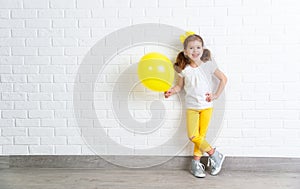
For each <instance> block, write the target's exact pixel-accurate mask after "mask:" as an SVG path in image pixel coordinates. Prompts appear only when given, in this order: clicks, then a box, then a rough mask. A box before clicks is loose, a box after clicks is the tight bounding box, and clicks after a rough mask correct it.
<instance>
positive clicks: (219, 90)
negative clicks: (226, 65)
mask: <svg viewBox="0 0 300 189" xmlns="http://www.w3.org/2000/svg"><path fill="white" fill-rule="evenodd" d="M214 75H215V76H216V77H217V78H218V79H219V80H220V83H219V86H218V88H217V91H216V92H215V93H214V94H212V93H207V94H206V101H208V102H210V101H212V100H215V99H217V98H218V97H219V96H220V95H221V93H222V92H223V90H224V88H225V85H226V83H227V77H226V76H225V74H224V73H223V72H222V71H221V70H219V69H216V71H215V72H214Z"/></svg>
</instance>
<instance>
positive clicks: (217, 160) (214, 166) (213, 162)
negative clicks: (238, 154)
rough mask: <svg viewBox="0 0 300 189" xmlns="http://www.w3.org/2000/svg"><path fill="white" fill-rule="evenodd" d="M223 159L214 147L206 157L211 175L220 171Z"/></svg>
mask: <svg viewBox="0 0 300 189" xmlns="http://www.w3.org/2000/svg"><path fill="white" fill-rule="evenodd" d="M224 160H225V156H224V155H223V154H221V153H220V152H218V151H217V150H216V149H215V152H214V154H213V155H211V156H209V157H208V164H209V167H210V169H211V172H210V174H211V175H213V176H215V175H217V174H218V173H219V172H220V171H221V169H222V164H223V162H224Z"/></svg>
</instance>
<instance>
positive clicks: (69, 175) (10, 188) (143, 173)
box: [0, 168, 300, 189]
mask: <svg viewBox="0 0 300 189" xmlns="http://www.w3.org/2000/svg"><path fill="white" fill-rule="evenodd" d="M54 188H55V189H61V188H68V189H98V188H99V189H100V188H101V189H102V188H103V189H110V188H124V189H133V188H138V189H149V188H156V189H158V188H170V189H177V188H178V189H184V188H189V189H193V188H197V189H199V188H207V189H210V188H222V189H262V188H263V189H299V188H300V173H295V172H249V171H225V170H224V171H222V172H221V173H220V175H218V176H210V175H207V177H206V178H204V179H200V178H195V177H194V176H192V175H191V174H190V173H189V172H188V171H187V170H174V169H173V170H151V169H149V170H147V169H145V170H134V169H120V170H105V169H37V168H16V169H2V170H0V189H54Z"/></svg>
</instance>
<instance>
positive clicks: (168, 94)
mask: <svg viewBox="0 0 300 189" xmlns="http://www.w3.org/2000/svg"><path fill="white" fill-rule="evenodd" d="M174 93H175V90H174V89H173V88H171V89H170V90H168V91H165V92H164V95H165V98H169V97H170V96H172V95H173V94H174Z"/></svg>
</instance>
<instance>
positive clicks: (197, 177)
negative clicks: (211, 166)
mask: <svg viewBox="0 0 300 189" xmlns="http://www.w3.org/2000/svg"><path fill="white" fill-rule="evenodd" d="M191 173H192V175H194V173H193V171H191ZM194 177H197V178H205V177H206V175H205V174H204V175H203V176H196V175H194Z"/></svg>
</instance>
